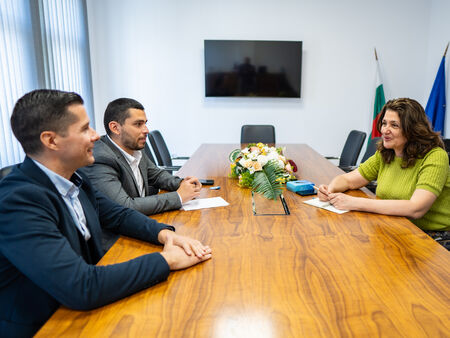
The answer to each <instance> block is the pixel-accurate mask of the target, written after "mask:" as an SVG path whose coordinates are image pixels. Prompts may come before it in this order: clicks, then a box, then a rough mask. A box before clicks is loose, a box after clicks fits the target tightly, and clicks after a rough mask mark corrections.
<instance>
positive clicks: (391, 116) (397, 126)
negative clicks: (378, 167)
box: [381, 109, 408, 156]
mask: <svg viewBox="0 0 450 338" xmlns="http://www.w3.org/2000/svg"><path fill="white" fill-rule="evenodd" d="M381 136H382V138H383V146H384V147H385V148H386V149H392V150H394V152H395V156H402V155H403V149H404V147H405V144H406V142H407V141H408V140H407V139H406V137H405V136H404V135H403V130H402V126H401V122H400V117H399V116H398V113H397V112H396V111H393V110H390V109H388V110H386V113H385V114H384V117H383V121H382V123H381Z"/></svg>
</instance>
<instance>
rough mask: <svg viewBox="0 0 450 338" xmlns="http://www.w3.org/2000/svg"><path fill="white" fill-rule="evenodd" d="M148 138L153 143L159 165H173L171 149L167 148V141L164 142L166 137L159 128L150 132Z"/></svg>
mask: <svg viewBox="0 0 450 338" xmlns="http://www.w3.org/2000/svg"><path fill="white" fill-rule="evenodd" d="M148 139H149V140H150V144H151V145H152V148H153V152H154V153H155V156H156V160H157V161H158V165H160V166H172V158H171V156H170V153H169V149H168V148H167V145H166V142H164V138H163V137H162V135H161V133H160V132H159V130H152V131H151V132H150V133H148Z"/></svg>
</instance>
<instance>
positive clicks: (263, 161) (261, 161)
mask: <svg viewBox="0 0 450 338" xmlns="http://www.w3.org/2000/svg"><path fill="white" fill-rule="evenodd" d="M256 160H257V161H258V163H259V164H260V165H261V167H264V166H265V165H266V164H267V162H269V159H268V158H267V156H266V155H258V157H257V158H256Z"/></svg>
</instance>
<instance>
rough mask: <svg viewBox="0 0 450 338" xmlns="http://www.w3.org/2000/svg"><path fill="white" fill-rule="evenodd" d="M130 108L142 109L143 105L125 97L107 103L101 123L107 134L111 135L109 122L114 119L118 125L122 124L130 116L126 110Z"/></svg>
mask: <svg viewBox="0 0 450 338" xmlns="http://www.w3.org/2000/svg"><path fill="white" fill-rule="evenodd" d="M130 108H134V109H140V110H144V106H143V105H142V104H140V103H139V102H138V101H136V100H133V99H129V98H126V97H122V98H120V99H116V100H114V101H111V102H110V103H109V104H108V106H107V107H106V110H105V115H104V117H103V125H104V126H105V130H106V133H107V134H108V135H109V136H111V130H110V129H109V122H111V121H116V122H117V123H119V124H120V125H123V124H124V122H125V120H126V119H127V118H129V117H130V112H129V111H128V109H130Z"/></svg>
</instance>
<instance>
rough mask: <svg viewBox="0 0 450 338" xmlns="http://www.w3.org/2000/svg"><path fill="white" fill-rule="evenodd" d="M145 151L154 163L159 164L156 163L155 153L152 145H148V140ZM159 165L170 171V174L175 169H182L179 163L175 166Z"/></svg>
mask: <svg viewBox="0 0 450 338" xmlns="http://www.w3.org/2000/svg"><path fill="white" fill-rule="evenodd" d="M144 152H145V155H147V157H148V158H149V160H150V161H152V162H153V164H155V165H157V166H158V164H157V163H156V161H155V158H154V157H153V154H152V152H151V150H150V147H149V146H148V144H147V142H145V147H144ZM158 167H159V168H161V169H163V170H165V171H167V172H169V173H170V174H171V173H172V172H173V171H178V170H180V168H181V166H179V165H174V166H171V167H168V166H158Z"/></svg>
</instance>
